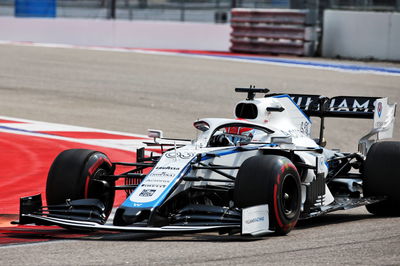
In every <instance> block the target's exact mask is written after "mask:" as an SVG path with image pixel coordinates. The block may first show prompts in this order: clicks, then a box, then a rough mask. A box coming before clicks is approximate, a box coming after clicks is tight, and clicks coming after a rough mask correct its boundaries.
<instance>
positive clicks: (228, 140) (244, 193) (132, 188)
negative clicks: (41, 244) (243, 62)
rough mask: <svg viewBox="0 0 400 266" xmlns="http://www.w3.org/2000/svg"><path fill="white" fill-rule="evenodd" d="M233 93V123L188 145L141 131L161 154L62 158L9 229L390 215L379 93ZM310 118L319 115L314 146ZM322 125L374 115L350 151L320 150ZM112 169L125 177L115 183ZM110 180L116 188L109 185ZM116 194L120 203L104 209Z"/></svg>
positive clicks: (224, 224) (394, 182) (207, 128)
mask: <svg viewBox="0 0 400 266" xmlns="http://www.w3.org/2000/svg"><path fill="white" fill-rule="evenodd" d="M236 92H244V93H247V99H246V100H243V101H240V102H239V103H238V104H237V105H236V107H235V116H236V118H235V119H221V118H207V119H200V120H197V121H195V122H194V127H195V128H196V129H197V131H198V136H197V138H196V139H195V140H191V141H190V140H179V139H168V138H163V136H162V132H161V131H158V130H150V131H149V137H151V138H154V142H148V143H145V144H147V145H148V146H158V147H159V148H160V150H161V153H160V154H161V155H160V154H158V155H154V154H153V153H149V152H145V149H144V148H141V149H138V150H137V158H136V162H134V163H123V162H111V161H110V160H109V159H108V157H107V156H106V155H105V154H103V153H101V152H98V151H93V150H85V149H73V150H66V151H63V152H62V153H60V154H59V155H58V157H57V158H56V159H55V160H54V162H53V164H52V166H51V168H50V171H49V174H48V179H47V186H46V201H47V206H42V199H41V196H40V195H35V196H30V197H24V198H21V201H20V217H19V221H18V222H17V223H19V224H30V223H35V224H41V225H43V224H44V225H59V226H62V227H65V228H70V229H88V230H96V229H99V230H114V231H115V230H116V231H132V232H169V233H171V232H175V233H177V232H201V231H218V232H219V233H221V234H223V233H228V234H235V233H240V234H242V235H262V234H265V233H268V232H275V233H276V234H280V235H284V234H287V233H288V232H289V231H290V230H292V229H293V227H294V226H295V225H296V222H297V221H298V220H299V219H306V218H311V217H316V216H320V215H323V214H326V213H328V212H332V211H336V210H343V209H349V208H354V207H358V206H362V205H365V206H366V207H367V209H368V211H369V212H371V213H373V214H376V215H400V176H399V175H400V142H394V141H391V142H379V141H378V140H381V139H385V138H391V137H392V134H393V123H394V117H395V106H396V105H395V104H388V99H387V98H380V97H352V96H338V97H333V98H327V97H323V96H320V95H301V94H291V95H287V94H268V92H269V90H268V89H257V88H254V87H251V86H250V88H237V89H236ZM256 93H263V94H266V95H265V97H262V98H255V95H256ZM310 116H315V117H319V118H320V119H321V123H320V132H319V138H318V139H315V140H314V139H312V138H311V124H312V122H311V120H310V118H309V117H310ZM327 117H342V118H366V119H373V121H374V127H373V129H372V130H371V132H370V133H368V134H367V135H366V136H364V137H363V138H361V139H360V141H359V151H358V152H353V153H343V152H339V151H337V150H328V149H325V148H324V146H325V145H324V144H325V143H324V142H325V141H324V137H323V134H324V120H325V118H327ZM372 137H374V138H373V139H371V138H372ZM153 148H154V147H153ZM121 165H122V166H125V167H127V166H129V167H131V170H130V171H127V172H124V173H122V174H118V175H116V174H115V169H116V167H117V166H121ZM118 179H124V180H125V184H124V185H116V181H117V180H118ZM116 190H125V192H126V193H127V198H126V200H125V201H124V202H123V203H122V204H121V205H120V206H119V207H118V208H116V210H115V212H112V210H113V205H114V196H115V191H116ZM111 213H112V215H110V214H111ZM109 217H110V218H109Z"/></svg>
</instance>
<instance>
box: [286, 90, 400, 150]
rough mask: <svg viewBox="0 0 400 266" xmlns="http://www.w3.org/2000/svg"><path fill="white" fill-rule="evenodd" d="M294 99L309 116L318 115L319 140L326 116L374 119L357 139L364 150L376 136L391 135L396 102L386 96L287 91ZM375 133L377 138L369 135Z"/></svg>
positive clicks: (321, 138)
mask: <svg viewBox="0 0 400 266" xmlns="http://www.w3.org/2000/svg"><path fill="white" fill-rule="evenodd" d="M289 96H290V97H291V98H292V100H293V102H295V103H296V104H297V106H298V107H299V108H300V109H301V110H302V111H303V112H304V113H305V114H306V115H308V116H316V117H320V118H321V128H320V137H319V144H320V145H321V144H322V143H323V130H324V118H325V117H342V118H366V119H373V120H374V123H373V128H372V130H371V131H370V132H369V133H368V134H366V135H365V136H364V137H362V138H361V139H360V141H359V151H360V152H361V153H363V154H365V155H366V154H367V152H368V150H369V148H370V147H371V145H372V144H373V143H374V142H376V140H379V139H387V138H392V137H393V127H394V119H395V115H396V103H394V104H389V103H388V98H384V97H365V96H336V97H332V98H328V97H324V96H321V95H308V94H289ZM373 136H376V140H371V139H370V138H371V137H373Z"/></svg>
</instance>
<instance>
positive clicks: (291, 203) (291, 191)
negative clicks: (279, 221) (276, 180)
mask: <svg viewBox="0 0 400 266" xmlns="http://www.w3.org/2000/svg"><path fill="white" fill-rule="evenodd" d="M280 198H281V200H280V201H281V206H282V211H283V214H284V215H285V216H286V218H287V219H292V218H294V217H295V216H296V213H297V211H298V207H299V200H298V198H299V191H298V188H297V183H296V180H295V177H294V176H292V175H287V176H286V177H285V178H284V180H283V183H282V190H281V197H280Z"/></svg>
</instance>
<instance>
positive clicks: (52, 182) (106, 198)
mask: <svg viewBox="0 0 400 266" xmlns="http://www.w3.org/2000/svg"><path fill="white" fill-rule="evenodd" d="M113 172H114V169H113V167H112V164H111V162H110V160H109V159H108V157H107V156H106V155H105V154H104V153H101V152H98V151H93V150H86V149H72V150H65V151H63V152H61V153H60V154H59V155H58V156H57V157H56V159H55V160H54V162H53V164H52V165H51V167H50V171H49V174H48V177H47V184H46V200H47V205H56V204H63V203H65V202H66V200H67V199H70V200H77V199H87V198H95V199H99V200H101V201H102V202H103V204H104V206H105V213H104V214H105V215H106V217H108V216H109V214H110V212H111V210H112V207H113V204H114V197H115V191H114V189H113V187H114V185H115V182H114V181H112V182H109V181H105V180H103V179H102V176H103V175H109V174H113Z"/></svg>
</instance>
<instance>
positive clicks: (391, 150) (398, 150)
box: [363, 141, 400, 216]
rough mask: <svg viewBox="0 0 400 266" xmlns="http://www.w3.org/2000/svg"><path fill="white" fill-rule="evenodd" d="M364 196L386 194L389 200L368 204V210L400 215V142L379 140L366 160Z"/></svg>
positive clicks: (381, 213)
mask: <svg viewBox="0 0 400 266" xmlns="http://www.w3.org/2000/svg"><path fill="white" fill-rule="evenodd" d="M364 172H365V181H364V184H363V189H364V196H365V197H371V196H386V197H387V200H385V201H382V202H378V203H373V204H370V205H367V206H366V208H367V210H368V211H369V212H370V213H372V214H376V215H381V216H399V215H400V193H399V190H400V142H397V141H385V142H377V143H375V144H373V145H372V146H371V148H370V149H369V151H368V154H367V159H366V161H365V168H364Z"/></svg>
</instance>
